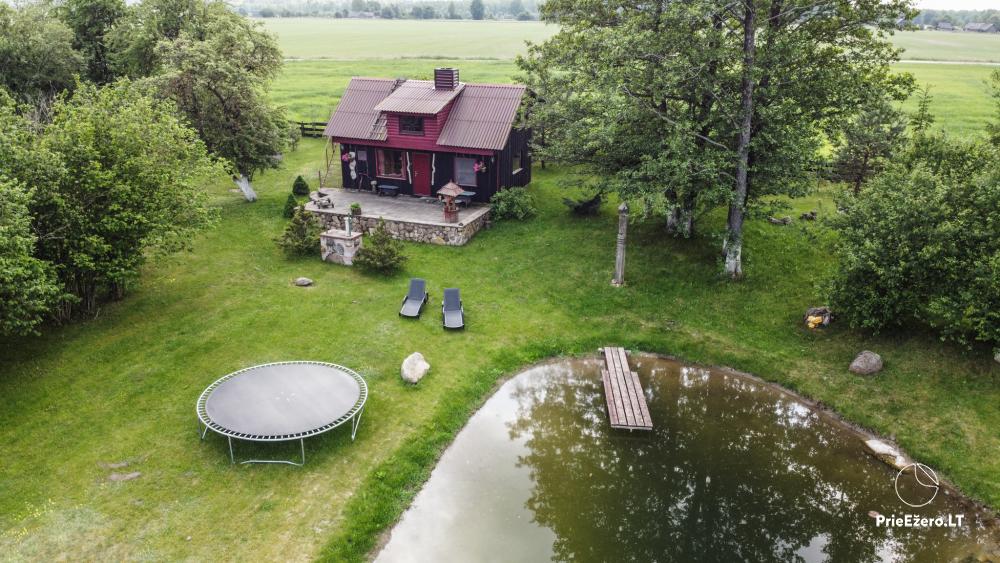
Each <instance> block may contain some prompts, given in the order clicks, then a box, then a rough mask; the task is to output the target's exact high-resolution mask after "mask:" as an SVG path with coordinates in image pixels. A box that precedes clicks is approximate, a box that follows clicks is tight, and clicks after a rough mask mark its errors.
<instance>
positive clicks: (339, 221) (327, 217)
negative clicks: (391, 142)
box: [306, 188, 490, 246]
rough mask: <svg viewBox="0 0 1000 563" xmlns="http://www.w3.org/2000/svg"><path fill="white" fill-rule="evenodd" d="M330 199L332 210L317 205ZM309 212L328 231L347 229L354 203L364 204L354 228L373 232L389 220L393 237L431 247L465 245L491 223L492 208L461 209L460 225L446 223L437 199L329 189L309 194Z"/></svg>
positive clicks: (482, 205)
mask: <svg viewBox="0 0 1000 563" xmlns="http://www.w3.org/2000/svg"><path fill="white" fill-rule="evenodd" d="M321 197H326V198H328V199H330V200H331V201H333V207H332V208H321V207H319V206H317V204H316V200H317V199H319V198H321ZM309 198H310V200H311V201H310V202H309V203H308V204H306V210H307V211H310V212H312V213H315V214H316V216H317V217H319V219H320V221H321V222H322V224H323V228H324V229H345V228H346V225H345V221H344V219H345V218H346V217H348V216H351V204H352V203H359V204H361V215H360V216H355V217H353V218H352V221H351V225H352V229H354V230H356V229H359V228H360V229H363V230H369V229H373V228H374V227H375V225H376V224H377V223H378V220H379V218H382V219H385V224H386V227H387V228H388V230H389V233H390V234H391V235H392V237H393V238H396V239H399V240H408V241H415V242H426V243H431V244H444V245H450V246H461V245H463V244H465V243H467V242H469V240H470V239H471V238H472V237H473V236H475V234H476V233H477V232H479V230H480V229H482V228H483V227H485V226H486V224H487V222H488V221H489V215H490V206H489V205H484V204H475V203H474V204H472V205H470V206H469V207H468V208H461V209H460V211H459V213H458V221H459V222H458V223H445V222H444V213H443V210H442V204H441V203H440V202H439V201H438V200H437V199H436V198H419V197H412V196H408V195H400V196H397V197H390V196H383V197H379V196H377V195H375V194H373V193H371V192H358V191H353V190H350V191H349V190H345V189H342V188H326V189H322V190H321V191H320V192H319V193H317V192H313V193H311V194H310V195H309Z"/></svg>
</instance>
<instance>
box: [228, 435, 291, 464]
mask: <svg viewBox="0 0 1000 563" xmlns="http://www.w3.org/2000/svg"><path fill="white" fill-rule="evenodd" d="M226 439H227V440H228V441H229V461H230V463H234V464H235V463H236V458H235V456H233V439H232V438H231V437H229V436H226ZM299 450H300V451H301V452H302V461H300V462H294V461H288V460H284V459H248V460H245V461H241V462H240V465H244V464H247V463H282V464H285V465H294V466H296V467H302V466H303V465H305V464H306V440H305V438H299Z"/></svg>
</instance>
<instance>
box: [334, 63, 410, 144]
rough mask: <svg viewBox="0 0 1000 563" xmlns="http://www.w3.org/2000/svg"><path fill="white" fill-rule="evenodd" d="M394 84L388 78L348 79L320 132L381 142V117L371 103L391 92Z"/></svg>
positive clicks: (394, 82)
mask: <svg viewBox="0 0 1000 563" xmlns="http://www.w3.org/2000/svg"><path fill="white" fill-rule="evenodd" d="M395 86H396V81H395V80H391V79H388V78H352V79H351V82H350V84H348V85H347V89H346V90H344V95H343V96H341V97H340V104H339V105H338V106H337V111H335V112H334V113H333V115H332V116H331V117H330V122H329V123H327V124H326V129H325V130H324V131H323V134H324V135H326V136H327V137H347V138H350V139H367V140H369V141H384V140H385V137H386V131H385V119H384V118H383V117H382V114H381V112H380V111H378V110H376V109H375V106H376V105H378V103H379V102H381V101H382V100H384V99H385V97H386V96H388V95H389V94H391V93H392V90H393V88H395Z"/></svg>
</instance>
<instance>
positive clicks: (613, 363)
mask: <svg viewBox="0 0 1000 563" xmlns="http://www.w3.org/2000/svg"><path fill="white" fill-rule="evenodd" d="M604 363H605V365H606V369H602V370H601V379H603V381H604V398H605V399H606V400H607V402H608V418H610V419H611V427H612V428H625V429H628V430H652V429H653V421H652V420H651V419H650V418H649V407H647V406H646V395H645V394H644V393H643V392H642V385H640V384H639V374H637V373H636V372H634V371H632V370H631V369H630V368H629V366H628V358H627V357H626V356H625V349H624V348H610V347H605V348H604Z"/></svg>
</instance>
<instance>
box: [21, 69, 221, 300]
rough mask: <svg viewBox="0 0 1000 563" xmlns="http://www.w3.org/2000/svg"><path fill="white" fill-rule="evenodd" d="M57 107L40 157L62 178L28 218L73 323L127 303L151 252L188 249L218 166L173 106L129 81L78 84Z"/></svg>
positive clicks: (209, 215) (45, 187) (43, 190)
mask: <svg viewBox="0 0 1000 563" xmlns="http://www.w3.org/2000/svg"><path fill="white" fill-rule="evenodd" d="M53 110H54V117H53V121H52V123H51V124H50V125H49V126H48V127H46V128H45V130H44V132H43V133H42V136H41V138H40V139H39V141H38V144H37V150H38V152H39V154H50V155H55V157H56V158H57V159H58V162H59V172H58V174H57V175H55V176H56V177H55V179H54V180H53V181H52V183H50V184H42V185H38V187H37V189H36V190H35V196H34V198H33V201H32V203H31V211H32V215H33V216H34V226H33V229H34V231H35V232H36V233H38V242H37V251H36V256H37V257H38V258H40V259H42V260H45V261H48V262H50V263H52V264H53V265H54V266H55V267H56V271H57V272H58V275H59V280H60V282H61V284H62V286H63V288H64V289H65V291H66V292H67V293H69V294H72V295H73V296H75V298H76V299H74V300H64V301H63V303H62V307H61V310H60V315H59V316H60V317H62V318H69V317H71V316H72V315H73V314H75V313H77V312H79V313H86V314H93V313H94V312H95V311H96V309H97V304H98V302H99V300H100V299H101V298H104V297H107V298H111V299H118V298H121V297H122V296H124V295H125V293H126V291H127V289H128V287H129V286H130V285H132V283H133V282H134V281H135V279H136V278H137V277H138V274H139V268H140V267H141V266H142V264H143V263H144V262H145V260H146V257H147V256H149V255H151V253H152V252H159V253H165V252H171V251H176V250H179V249H183V248H186V247H188V244H189V241H190V238H191V236H192V235H193V234H194V233H195V232H197V231H198V230H200V229H202V228H204V227H206V226H208V225H210V224H211V223H212V220H213V212H212V211H211V209H210V208H209V206H208V202H207V199H208V194H207V193H206V192H205V191H204V189H203V186H204V184H205V182H207V181H209V180H210V179H213V178H217V177H219V175H220V174H222V173H223V169H222V167H221V166H220V165H219V164H218V163H217V162H215V161H214V160H213V159H212V158H210V157H209V155H208V153H207V151H206V149H205V145H204V144H203V143H202V142H201V141H200V140H199V139H198V137H197V135H196V134H195V132H194V131H193V130H191V129H190V128H188V127H186V126H185V125H184V124H183V123H182V122H181V121H180V120H179V119H178V117H177V116H176V110H175V108H174V107H173V106H172V104H170V103H168V102H165V101H160V100H157V99H155V98H153V97H152V96H151V95H149V94H148V93H146V92H144V91H143V89H142V88H139V87H137V86H136V85H135V84H133V83H130V82H128V81H121V82H119V83H116V84H115V85H113V86H106V87H104V88H101V89H98V88H96V87H95V86H93V85H89V84H81V85H78V86H77V88H76V91H75V93H74V94H73V96H72V97H63V98H60V99H58V100H57V101H56V103H55V105H54V107H53ZM27 181H30V178H28V179H27Z"/></svg>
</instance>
